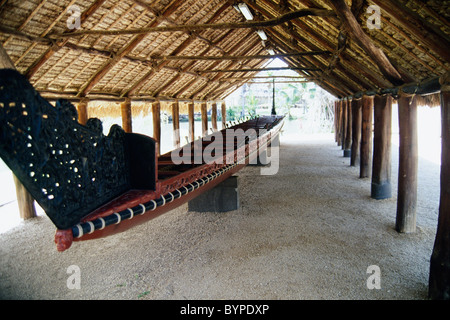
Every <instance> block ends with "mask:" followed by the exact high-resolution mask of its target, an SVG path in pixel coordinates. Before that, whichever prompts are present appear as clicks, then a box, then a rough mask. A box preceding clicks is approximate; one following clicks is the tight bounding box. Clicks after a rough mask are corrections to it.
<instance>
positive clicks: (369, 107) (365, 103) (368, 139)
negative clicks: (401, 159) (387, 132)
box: [359, 96, 373, 178]
mask: <svg viewBox="0 0 450 320" xmlns="http://www.w3.org/2000/svg"><path fill="white" fill-rule="evenodd" d="M372 113H373V97H371V96H363V98H362V115H361V117H362V125H361V149H360V150H361V155H360V167H359V177H360V178H369V177H370V174H371V171H372V169H371V167H372V159H371V158H372Z"/></svg>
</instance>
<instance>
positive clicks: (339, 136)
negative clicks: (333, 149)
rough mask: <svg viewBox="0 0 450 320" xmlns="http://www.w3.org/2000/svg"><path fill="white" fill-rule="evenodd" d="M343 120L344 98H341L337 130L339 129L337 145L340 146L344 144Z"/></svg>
mask: <svg viewBox="0 0 450 320" xmlns="http://www.w3.org/2000/svg"><path fill="white" fill-rule="evenodd" d="M342 121H343V118H342V100H339V101H338V124H337V125H338V129H337V131H338V137H337V139H338V141H337V145H338V146H341V145H342Z"/></svg>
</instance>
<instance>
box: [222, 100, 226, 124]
mask: <svg viewBox="0 0 450 320" xmlns="http://www.w3.org/2000/svg"><path fill="white" fill-rule="evenodd" d="M221 114H222V129H223V128H225V124H226V122H227V105H226V104H225V101H224V102H222V109H221Z"/></svg>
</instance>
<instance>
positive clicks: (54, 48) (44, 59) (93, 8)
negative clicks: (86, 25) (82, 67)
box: [25, 0, 106, 78]
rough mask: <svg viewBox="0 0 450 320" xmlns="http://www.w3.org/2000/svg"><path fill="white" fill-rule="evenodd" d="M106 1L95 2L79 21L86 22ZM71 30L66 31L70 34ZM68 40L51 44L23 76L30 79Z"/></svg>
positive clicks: (98, 0)
mask: <svg viewBox="0 0 450 320" xmlns="http://www.w3.org/2000/svg"><path fill="white" fill-rule="evenodd" d="M105 1H106V0H97V1H95V2H94V3H93V4H92V5H91V6H90V7H89V8H88V9H87V10H86V11H84V12H83V13H82V14H81V16H80V21H85V20H87V19H88V18H89V17H90V16H91V15H93V14H94V13H95V11H97V9H98V8H100V6H101V5H102V4H103V3H104V2H105ZM71 31H72V30H70V31H68V32H71ZM67 41H68V39H65V40H60V41H58V42H56V43H55V44H53V45H52V46H51V47H50V48H49V49H48V50H47V51H46V52H45V53H44V54H43V55H42V56H41V57H40V58H39V59H38V60H37V61H36V62H35V63H34V64H33V65H31V66H30V67H29V68H28V70H27V71H26V72H25V75H26V76H27V77H28V78H31V77H32V76H33V75H34V74H35V73H36V72H37V70H39V68H40V67H41V66H42V65H43V64H44V63H45V62H47V61H48V60H49V59H50V58H51V57H52V56H53V55H54V54H55V53H56V52H58V51H59V49H61V48H62V47H63V46H64V45H65V44H67Z"/></svg>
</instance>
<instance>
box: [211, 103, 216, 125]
mask: <svg viewBox="0 0 450 320" xmlns="http://www.w3.org/2000/svg"><path fill="white" fill-rule="evenodd" d="M211 107H212V109H211V125H212V129H213V131H217V104H216V103H215V102H214V103H213V104H212V105H211Z"/></svg>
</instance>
